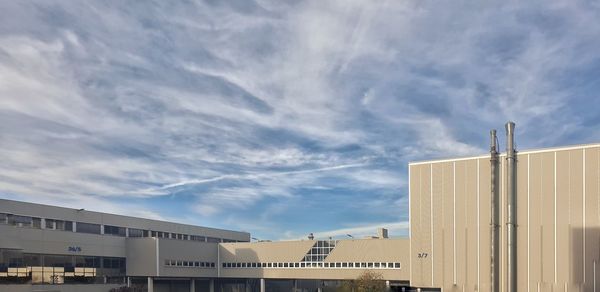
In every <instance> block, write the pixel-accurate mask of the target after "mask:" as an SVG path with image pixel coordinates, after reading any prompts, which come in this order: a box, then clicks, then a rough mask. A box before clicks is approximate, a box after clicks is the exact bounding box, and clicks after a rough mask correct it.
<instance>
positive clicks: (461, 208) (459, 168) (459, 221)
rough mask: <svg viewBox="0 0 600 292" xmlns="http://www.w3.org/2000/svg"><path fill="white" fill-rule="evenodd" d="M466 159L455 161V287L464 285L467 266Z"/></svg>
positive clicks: (459, 287) (460, 287)
mask: <svg viewBox="0 0 600 292" xmlns="http://www.w3.org/2000/svg"><path fill="white" fill-rule="evenodd" d="M466 164H467V163H466V161H460V162H457V163H456V202H455V208H456V211H455V212H456V216H455V220H456V221H455V222H456V238H455V244H456V246H455V253H456V265H455V269H456V272H455V273H456V281H457V285H458V286H457V288H458V289H462V288H463V287H464V286H465V280H466V276H467V275H466V273H465V271H466V268H467V261H466V258H467V251H466V246H467V243H466V235H467V234H466V228H467V222H466V221H467V220H466V219H467V218H466V215H467V210H466V202H467V200H466V198H467V196H466V192H467V184H466V180H467V173H466V172H467V168H466Z"/></svg>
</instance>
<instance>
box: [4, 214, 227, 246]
mask: <svg viewBox="0 0 600 292" xmlns="http://www.w3.org/2000/svg"><path fill="white" fill-rule="evenodd" d="M42 222H43V224H42ZM0 224H8V225H13V226H18V227H28V228H37V229H42V228H43V229H49V230H62V231H71V232H73V231H74V232H77V233H88V234H106V235H113V236H121V237H126V236H128V237H157V238H168V239H178V240H192V241H201V242H215V243H217V242H237V241H236V240H230V239H224V238H216V237H208V236H200V235H188V234H181V233H173V232H163V231H153V230H143V229H137V228H126V227H120V226H112V225H101V224H94V223H86V222H72V221H64V220H56V219H43V220H42V218H38V217H31V216H21V215H14V214H7V213H0ZM42 225H43V226H42ZM103 227H104V230H103ZM103 231H104V232H103Z"/></svg>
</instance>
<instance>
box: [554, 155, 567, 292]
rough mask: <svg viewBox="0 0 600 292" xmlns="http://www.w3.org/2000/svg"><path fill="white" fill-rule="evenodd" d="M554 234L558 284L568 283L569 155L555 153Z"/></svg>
mask: <svg viewBox="0 0 600 292" xmlns="http://www.w3.org/2000/svg"><path fill="white" fill-rule="evenodd" d="M556 204H557V206H559V208H557V209H556V210H557V212H556V232H557V250H558V253H557V255H558V257H557V259H556V263H557V273H558V280H557V281H558V283H559V284H562V285H564V283H568V282H569V264H570V252H568V251H569V241H570V240H569V234H570V232H569V211H570V210H569V153H568V152H566V151H560V152H557V153H556Z"/></svg>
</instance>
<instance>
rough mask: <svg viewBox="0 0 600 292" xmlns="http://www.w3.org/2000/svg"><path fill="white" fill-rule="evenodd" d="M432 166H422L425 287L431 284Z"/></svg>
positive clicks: (422, 267)
mask: <svg viewBox="0 0 600 292" xmlns="http://www.w3.org/2000/svg"><path fill="white" fill-rule="evenodd" d="M431 167H432V165H431V164H429V165H424V166H423V167H421V171H420V172H421V210H420V212H421V233H420V234H421V243H420V249H419V252H420V253H421V254H423V257H421V258H419V260H420V262H421V283H422V284H421V285H422V286H423V287H430V286H431V276H432V275H431V267H432V261H431V255H432V253H431V244H432V242H431V217H432V214H431Z"/></svg>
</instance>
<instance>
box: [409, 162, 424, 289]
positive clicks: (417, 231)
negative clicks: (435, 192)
mask: <svg viewBox="0 0 600 292" xmlns="http://www.w3.org/2000/svg"><path fill="white" fill-rule="evenodd" d="M422 167H423V166H422V165H417V166H411V167H410V196H411V206H410V217H411V218H410V231H411V254H410V257H411V283H414V284H413V285H421V284H422V280H421V275H422V266H421V263H420V261H419V258H418V257H417V254H418V253H419V249H420V248H421V232H422V231H421V212H420V210H421V207H420V206H421V191H420V190H421V168H422Z"/></svg>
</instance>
